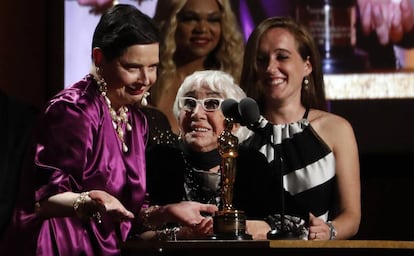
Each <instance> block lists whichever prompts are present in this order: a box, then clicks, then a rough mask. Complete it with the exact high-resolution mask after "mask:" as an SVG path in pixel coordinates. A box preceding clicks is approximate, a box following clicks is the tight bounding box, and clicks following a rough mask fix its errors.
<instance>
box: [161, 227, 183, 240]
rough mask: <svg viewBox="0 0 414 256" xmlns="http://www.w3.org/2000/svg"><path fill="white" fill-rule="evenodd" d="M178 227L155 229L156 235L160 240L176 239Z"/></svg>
mask: <svg viewBox="0 0 414 256" xmlns="http://www.w3.org/2000/svg"><path fill="white" fill-rule="evenodd" d="M180 230H181V228H180V227H173V228H164V229H163V230H159V231H157V237H158V240H160V241H177V233H178V232H180Z"/></svg>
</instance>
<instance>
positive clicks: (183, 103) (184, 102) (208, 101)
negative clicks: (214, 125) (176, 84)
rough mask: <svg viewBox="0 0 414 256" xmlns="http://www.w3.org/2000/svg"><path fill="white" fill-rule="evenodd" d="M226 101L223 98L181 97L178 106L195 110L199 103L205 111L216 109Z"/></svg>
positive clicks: (187, 109)
mask: <svg viewBox="0 0 414 256" xmlns="http://www.w3.org/2000/svg"><path fill="white" fill-rule="evenodd" d="M223 101H224V99H222V98H205V99H196V98H193V97H179V98H178V106H179V107H180V108H182V109H184V110H185V111H194V110H195V108H196V107H197V103H199V104H200V105H201V106H202V107H203V109H204V110H205V111H209V112H211V111H216V110H219V109H220V107H221V103H222V102H223Z"/></svg>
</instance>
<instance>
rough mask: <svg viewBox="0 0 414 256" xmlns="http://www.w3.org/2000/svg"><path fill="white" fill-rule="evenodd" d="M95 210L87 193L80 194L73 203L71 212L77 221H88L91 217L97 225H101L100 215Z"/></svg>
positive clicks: (92, 201)
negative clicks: (72, 211)
mask: <svg viewBox="0 0 414 256" xmlns="http://www.w3.org/2000/svg"><path fill="white" fill-rule="evenodd" d="M95 208H96V207H95V205H94V200H93V199H92V198H91V197H90V196H89V192H82V193H80V194H79V196H78V197H76V198H75V200H74V201H73V210H74V212H75V214H76V216H77V217H78V218H79V219H81V220H88V219H90V218H91V217H93V218H94V219H95V220H96V222H97V223H101V222H102V218H101V214H100V212H99V211H98V210H96V209H95Z"/></svg>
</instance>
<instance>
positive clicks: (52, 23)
mask: <svg viewBox="0 0 414 256" xmlns="http://www.w3.org/2000/svg"><path fill="white" fill-rule="evenodd" d="M63 6H64V2H63V1H59V0H44V1H4V2H2V6H1V8H0V89H2V90H4V91H5V92H6V93H7V94H9V95H11V96H13V97H15V98H17V99H19V100H21V101H23V102H26V103H28V104H31V105H33V106H35V107H37V108H40V107H41V106H42V105H43V103H44V102H45V101H46V100H47V99H48V98H49V97H51V96H52V95H53V94H55V93H56V92H57V91H59V90H60V89H62V88H63V70H64V67H63V56H64V41H63V35H64V31H63V29H64V24H63V22H64V10H63ZM413 82H414V73H413ZM330 103H331V111H332V112H334V113H337V114H339V115H341V116H343V117H345V118H346V119H348V120H349V121H350V122H351V124H352V125H353V127H354V130H355V134H356V137H357V140H358V144H359V149H360V161H361V183H362V222H361V226H360V231H359V233H358V235H357V236H356V237H355V239H389V240H414V221H413V216H414V210H413V209H414V207H413V206H412V202H413V199H412V197H413V196H414V191H413V190H414V167H413V164H412V161H413V160H412V159H414V132H413V127H414V121H413V117H414V115H413V114H414V100H413V99H400V100H391V99H389V100H388V99H385V100H341V101H331V102H330Z"/></svg>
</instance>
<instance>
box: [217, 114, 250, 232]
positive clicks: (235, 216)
mask: <svg viewBox="0 0 414 256" xmlns="http://www.w3.org/2000/svg"><path fill="white" fill-rule="evenodd" d="M224 126H225V129H224V131H223V132H222V133H221V134H220V136H219V138H218V144H219V153H220V155H221V157H222V162H221V182H222V184H221V190H222V195H221V199H222V204H221V206H220V209H219V211H218V212H216V213H215V214H214V216H213V220H214V226H213V230H214V236H213V239H222V240H251V239H252V237H251V235H249V234H246V216H245V214H244V212H243V211H240V210H236V209H234V208H233V204H232V202H233V185H234V181H235V179H236V157H237V156H238V151H237V147H238V143H239V139H238V138H237V137H236V136H234V135H233V134H232V133H231V130H232V129H233V119H232V118H226V119H225V120H224Z"/></svg>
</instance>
